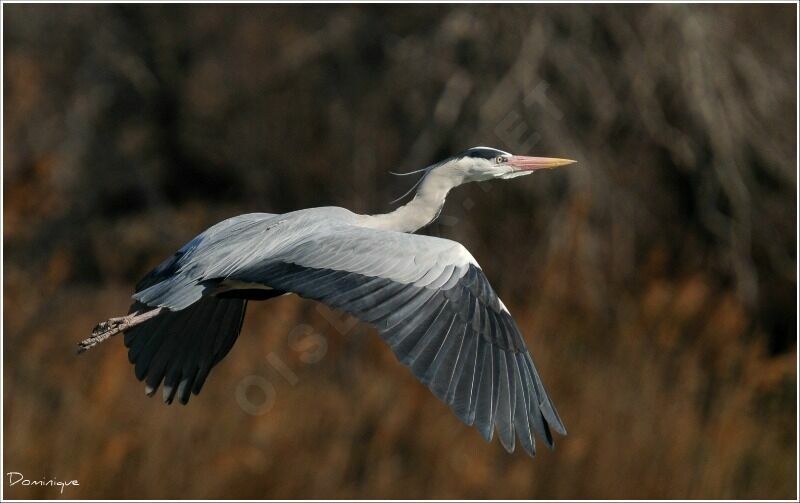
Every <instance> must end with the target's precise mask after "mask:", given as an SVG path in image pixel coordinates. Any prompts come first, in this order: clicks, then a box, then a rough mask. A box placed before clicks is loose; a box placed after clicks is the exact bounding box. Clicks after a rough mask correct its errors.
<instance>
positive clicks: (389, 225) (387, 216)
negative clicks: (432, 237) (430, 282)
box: [361, 170, 464, 232]
mask: <svg viewBox="0 0 800 503" xmlns="http://www.w3.org/2000/svg"><path fill="white" fill-rule="evenodd" d="M463 182H464V180H463V177H454V176H452V174H447V173H446V171H440V170H435V171H432V172H430V173H429V174H428V175H427V176H426V177H425V179H424V180H423V181H422V183H421V184H420V186H419V189H417V194H416V195H415V196H414V199H412V200H411V201H409V202H408V204H406V205H404V206H401V207H399V208H397V209H396V210H394V211H393V212H391V213H384V214H382V215H363V220H362V222H361V225H363V226H364V227H369V228H371V229H383V230H392V231H398V232H415V231H417V230H419V229H421V228H422V227H425V226H426V225H428V224H429V223H431V222H433V221H434V220H436V218H437V217H438V216H439V212H441V211H442V206H444V200H445V198H446V197H447V193H448V192H450V189H452V188H453V187H457V186H459V185H461V184H462V183H463Z"/></svg>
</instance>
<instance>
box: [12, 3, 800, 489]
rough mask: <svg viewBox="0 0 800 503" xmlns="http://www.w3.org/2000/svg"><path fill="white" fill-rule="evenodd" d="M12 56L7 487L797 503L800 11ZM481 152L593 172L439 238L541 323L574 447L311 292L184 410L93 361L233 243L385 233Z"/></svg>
mask: <svg viewBox="0 0 800 503" xmlns="http://www.w3.org/2000/svg"><path fill="white" fill-rule="evenodd" d="M3 36H4V41H5V53H4V55H3V57H4V64H5V82H4V93H5V94H4V96H5V111H4V125H5V129H4V145H5V154H4V155H5V157H4V174H3V177H4V183H5V189H4V194H3V196H4V206H3V207H4V211H5V214H4V235H3V238H4V252H5V266H4V270H3V293H4V308H5V311H4V315H5V316H4V318H3V330H4V336H5V339H4V344H5V347H4V349H5V360H4V362H3V363H4V371H3V372H4V378H5V385H4V390H3V391H4V397H3V400H4V406H5V415H4V431H3V437H4V444H5V453H4V456H5V457H4V459H3V462H4V471H11V470H14V471H19V472H22V473H24V474H25V475H26V476H28V477H29V478H34V479H38V478H41V477H56V478H60V479H73V478H75V479H78V480H80V484H81V485H80V487H78V488H68V489H66V490H65V493H64V495H63V496H64V497H75V498H77V497H83V498H114V497H125V498H167V497H191V498H220V497H235V498H321V497H330V498H339V497H351V498H366V497H373V498H374V497H385V498H416V497H435V498H521V497H524V498H733V497H740V498H745V497H746V498H792V497H794V496H795V495H796V490H797V488H796V485H795V480H796V479H795V466H796V465H795V462H796V455H797V452H796V441H797V438H796V420H797V417H796V413H795V397H796V392H797V373H796V357H797V344H796V333H795V319H796V302H797V299H796V294H795V292H796V279H795V278H796V267H797V263H796V259H795V257H796V246H797V239H796V234H795V208H796V201H797V200H796V198H797V192H796V184H797V179H796V166H795V161H794V160H795V155H796V150H795V149H796V144H795V140H796V137H795V133H796V131H795V120H796V117H795V109H796V101H795V88H796V81H795V53H794V51H793V47H794V46H795V36H796V34H795V8H794V6H791V5H770V6H758V7H755V6H722V5H714V6H711V5H683V6H682V5H658V6H645V5H639V6H619V5H618V6H608V7H603V6H588V5H581V6H523V5H506V6H502V7H487V6H431V7H422V6H411V5H408V6H402V7H397V6H396V7H384V8H381V7H369V6H338V7H319V6H316V7H306V6H232V7H216V6H202V7H178V6H148V7H140V6H88V5H83V6H54V5H48V6H23V5H12V6H8V7H6V8H5V20H4V26H3ZM474 144H489V145H493V146H497V147H500V148H505V149H508V150H517V151H530V152H533V153H537V154H540V155H553V156H561V157H573V158H576V159H578V160H580V164H578V165H576V166H572V167H570V168H568V169H565V170H563V172H553V173H546V174H539V175H535V176H532V177H529V178H525V179H521V180H518V181H514V182H507V183H501V182H497V183H493V184H488V185H484V186H477V185H475V186H470V187H464V188H461V189H459V190H458V191H456V192H455V193H454V194H452V196H451V198H450V200H449V203H448V205H447V206H446V207H445V215H443V218H442V219H441V220H440V222H439V223H437V224H435V225H433V226H431V227H430V228H429V229H427V230H426V232H429V233H433V234H437V235H442V236H446V237H449V238H453V239H456V240H459V241H461V242H462V243H464V244H465V245H467V247H468V248H469V249H470V250H471V251H472V252H473V254H474V255H475V256H476V258H477V259H478V260H479V261H480V262H481V264H482V265H483V267H484V269H485V270H486V271H487V274H488V275H489V277H490V278H492V279H493V282H494V286H495V288H496V290H498V291H499V292H500V293H501V294H502V295H503V297H504V300H505V301H506V304H508V305H509V307H510V308H511V311H512V312H513V313H515V315H516V317H517V319H518V321H519V324H520V326H521V328H522V330H523V332H524V333H525V335H526V338H527V340H528V341H529V346H530V347H531V349H532V351H533V353H534V357H535V359H536V361H537V363H538V365H539V367H540V368H541V371H542V375H543V376H544V378H545V381H546V382H547V383H548V385H549V388H550V390H551V395H552V396H553V397H554V399H555V401H556V403H557V405H558V407H559V411H560V413H561V416H562V417H563V418H564V420H565V422H566V424H567V427H568V429H569V430H570V435H569V436H568V437H566V438H563V439H559V440H558V441H557V446H556V450H555V451H554V452H549V451H546V450H543V451H542V452H541V453H540V454H539V455H538V456H537V457H536V459H534V460H531V459H530V458H528V457H526V456H525V455H524V453H521V452H518V453H515V454H514V455H508V454H506V453H505V452H504V451H503V450H502V448H501V447H500V445H499V443H498V442H497V441H495V442H494V443H492V444H485V443H484V442H483V441H482V439H481V438H480V435H479V434H478V433H477V432H476V431H474V430H472V429H471V428H468V427H466V426H463V425H461V424H460V423H459V422H458V421H457V419H456V418H455V417H454V416H453V415H452V414H451V413H450V412H449V411H448V410H447V408H446V407H445V406H443V405H441V404H440V403H439V402H438V401H437V400H436V399H435V398H434V397H433V396H432V395H431V394H430V393H429V392H428V391H427V390H426V389H425V388H424V387H423V386H421V385H420V384H418V383H417V382H416V381H415V380H414V379H413V378H412V377H411V375H410V373H409V372H407V371H406V370H405V369H404V368H402V366H401V365H399V364H398V363H396V362H395V361H394V358H393V356H392V355H391V353H390V351H389V350H388V348H386V347H384V346H383V344H382V343H381V341H380V340H379V339H378V338H377V337H375V335H374V334H373V333H372V332H371V331H370V330H369V329H368V328H366V327H364V326H361V325H358V326H356V327H354V328H351V329H350V330H342V329H341V327H342V326H344V327H345V328H347V327H349V325H346V324H345V325H343V323H345V321H343V320H342V319H339V318H337V317H334V318H331V316H332V315H331V314H330V313H327V312H325V311H319V310H317V308H316V306H315V305H314V304H312V303H310V302H305V301H301V300H299V299H296V298H282V299H279V300H276V301H272V302H269V303H263V304H258V305H257V304H253V305H251V307H250V309H249V313H248V317H247V321H246V323H245V329H244V332H243V334H242V336H241V337H240V339H239V342H238V343H237V345H236V346H235V347H234V349H233V351H232V353H231V355H230V356H229V357H228V358H227V359H226V360H225V361H224V362H223V363H222V364H221V365H220V366H219V367H218V368H217V369H216V370H215V372H214V373H213V374H212V378H211V379H210V380H209V382H208V383H207V385H206V388H205V389H204V391H203V393H202V394H201V395H200V396H198V397H196V398H195V399H194V400H193V401H192V402H191V403H190V404H189V406H187V407H181V406H175V405H173V406H171V407H167V406H164V405H162V404H161V403H160V402H159V401H158V400H155V399H153V400H151V399H147V398H146V397H145V396H144V393H143V392H142V385H141V384H140V383H138V382H137V381H136V380H135V379H134V377H133V373H132V370H131V368H130V367H129V365H128V364H127V359H126V356H125V352H124V348H123V347H122V344H121V341H119V340H113V341H111V342H110V343H107V344H106V345H104V346H103V347H100V348H97V349H95V350H93V351H92V352H90V353H88V354H86V355H84V356H82V357H80V358H78V357H76V356H75V355H74V349H75V343H76V342H77V341H78V340H80V339H82V338H84V337H85V336H86V335H87V334H88V332H89V331H90V329H91V327H92V326H93V325H94V323H96V322H97V321H99V320H101V319H105V318H107V317H108V316H112V315H116V314H117V313H121V312H124V311H125V310H126V309H127V303H128V301H127V299H128V296H129V295H130V288H131V286H132V284H133V283H134V282H135V281H136V280H137V279H138V277H139V276H141V275H143V274H144V273H145V272H146V271H147V270H148V268H149V267H151V266H153V265H154V264H156V263H157V262H158V261H160V259H161V258H163V257H164V256H165V255H167V254H168V253H171V252H172V251H174V250H175V249H176V248H177V247H179V246H180V245H181V244H183V243H184V242H185V241H186V240H187V239H189V238H191V237H192V236H193V235H194V234H195V233H197V232H198V231H200V230H202V229H203V228H205V227H206V226H208V225H210V224H212V223H214V222H216V221H218V220H220V219H222V218H224V217H226V216H230V215H233V214H237V213H242V212H247V211H271V212H282V211H287V210H291V209H297V208H301V207H307V206H317V205H331V204H332V205H341V206H346V207H349V208H351V209H353V210H355V211H362V212H367V211H373V212H375V211H383V210H385V209H386V208H387V207H388V206H387V201H389V200H391V199H393V198H394V197H395V196H397V195H399V194H400V193H402V192H403V191H404V190H405V188H407V184H408V180H406V179H394V178H392V177H391V176H390V175H388V173H387V171H388V170H389V169H393V170H401V171H402V170H408V169H414V168H419V167H422V166H424V165H425V164H426V163H428V162H431V161H433V160H436V159H438V158H440V157H441V156H443V155H447V154H448V153H451V152H454V151H456V150H459V149H462V148H464V147H467V146H472V145H474ZM333 316H335V315H333ZM332 319H333V320H334V322H331V320H332ZM301 323H306V324H309V325H310V326H312V327H313V328H314V330H316V331H317V332H319V333H320V334H322V335H323V336H324V340H325V341H326V344H327V346H326V348H325V352H324V356H323V357H322V358H321V359H320V360H319V361H317V362H315V363H309V362H308V361H307V360H308V357H307V356H308V354H309V351H310V350H313V349H319V348H306V347H301V346H299V345H298V340H297V339H293V338H291V337H289V334H291V333H293V330H294V329H295V327H296V326H297V325H298V324H301ZM337 327H338V328H337ZM342 332H346V333H344V334H343V333H342ZM270 354H272V355H273V356H272V357H268V355H270ZM276 357H277V358H278V360H279V361H280V362H282V363H283V364H284V365H285V366H286V367H287V368H288V369H289V370H290V371H291V374H287V373H286V372H285V370H284V372H280V371H277V370H276V366H275V364H274V361H275V358H276ZM270 358H272V359H270ZM270 362H272V363H270ZM253 375H255V376H260V377H261V378H263V379H266V380H268V381H269V382H270V383H272V385H273V386H274V392H275V393H274V396H273V398H274V404H273V406H272V407H271V409H270V410H269V411H268V412H267V413H265V414H263V415H258V416H253V415H250V414H248V413H246V412H245V411H244V410H243V409H242V408H241V407H240V406H239V405H238V404H237V398H236V390H237V385H239V384H240V383H241V382H242V379H244V378H246V377H247V376H253ZM287 376H288V378H287ZM292 376H294V377H296V380H295V379H294V378H293V377H292ZM250 399H251V400H257V399H258V397H257V396H255V397H250ZM4 484H6V482H4ZM5 496H6V497H17V498H18V497H30V498H44V497H58V496H59V495H58V492H57V491H56V490H54V489H52V488H25V487H19V486H15V487H12V488H9V487H7V486H6V487H5Z"/></svg>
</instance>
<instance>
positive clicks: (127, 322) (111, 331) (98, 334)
mask: <svg viewBox="0 0 800 503" xmlns="http://www.w3.org/2000/svg"><path fill="white" fill-rule="evenodd" d="M163 309H164V308H163V307H157V308H155V309H151V310H149V311H144V312H141V311H136V312H135V313H131V314H129V315H127V316H121V317H118V318H109V319H108V320H106V321H102V322H100V323H98V324H97V326H95V327H94V330H92V336H91V337H89V338H88V339H84V340H82V341H81V342H79V343H78V354H80V353H83V352H84V351H86V350H87V349H91V348H93V347H94V346H96V345H98V344H100V343H101V342H103V341H104V340H106V339H108V338H109V337H112V336H114V335H117V334H118V333H120V332H124V331H125V330H128V329H129V328H133V327H135V326H136V325H139V324H141V323H144V322H145V321H147V320H149V319H150V318H153V317H155V316H158V315H159V314H160V313H161V311H162V310H163Z"/></svg>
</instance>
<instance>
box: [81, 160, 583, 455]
mask: <svg viewBox="0 0 800 503" xmlns="http://www.w3.org/2000/svg"><path fill="white" fill-rule="evenodd" d="M573 162H575V161H571V160H568V159H555V158H547V157H527V156H518V155H512V154H509V153H508V152H504V151H502V150H498V149H494V148H488V147H474V148H470V149H468V150H465V151H463V152H461V153H459V154H457V155H454V156H452V157H449V158H447V159H444V160H442V161H440V162H438V163H436V164H433V165H431V166H428V167H427V168H424V169H421V170H419V171H415V172H412V173H420V174H421V176H420V179H419V181H418V182H417V183H416V185H415V186H414V187H412V191H413V190H414V189H416V194H415V196H414V197H413V199H411V201H409V202H408V203H407V204H405V205H404V206H401V207H399V208H397V209H396V210H394V211H392V212H390V213H386V214H381V215H359V214H356V213H353V212H351V211H349V210H346V209H344V208H338V207H322V208H309V209H304V210H299V211H294V212H291V213H284V214H270V213H250V214H246V215H239V216H236V217H233V218H229V219H228V220H224V221H222V222H220V223H218V224H216V225H214V226H212V227H210V228H209V229H207V230H205V231H204V232H202V233H201V234H199V235H198V236H197V237H195V238H194V239H192V240H191V241H189V242H188V243H186V244H185V245H184V246H183V247H182V248H180V249H179V250H178V251H177V252H176V253H175V254H174V255H173V256H171V257H169V258H168V259H166V260H165V261H164V262H162V263H161V264H160V265H159V266H157V267H156V268H155V269H153V270H152V271H151V272H150V273H148V274H147V275H146V276H145V277H144V278H143V279H142V280H141V281H139V283H138V284H137V285H136V292H135V293H134V294H133V299H134V303H133V305H132V306H131V308H130V311H129V314H128V315H127V316H123V317H119V318H111V319H109V320H107V321H104V322H102V323H100V324H98V325H97V327H95V329H94V331H93V332H92V336H91V337H89V338H88V339H86V340H84V341H82V342H80V343H79V345H78V346H79V348H78V352H83V351H85V350H87V349H89V348H91V347H93V346H95V345H96V344H98V343H99V342H101V341H103V340H105V339H108V338H109V337H111V336H112V335H116V334H118V333H124V334H125V335H124V342H125V346H126V347H127V348H128V359H129V360H130V362H131V363H132V364H133V366H134V372H135V374H136V378H137V379H139V380H140V381H144V383H145V392H146V393H147V395H150V396H152V395H153V394H154V393H155V392H156V390H157V389H158V387H159V386H160V385H163V386H162V390H163V391H162V393H163V398H164V402H166V403H172V401H173V400H174V399H175V398H176V397H177V399H178V400H179V401H180V402H181V403H183V404H186V403H187V402H188V400H189V397H190V396H191V394H195V395H196V394H198V393H199V392H200V390H201V389H202V387H203V383H205V381H206V378H207V377H208V375H209V372H210V371H211V369H212V368H213V367H214V366H215V365H216V364H217V363H219V362H220V360H222V359H223V358H224V357H225V355H226V354H227V353H228V351H230V349H231V347H232V346H233V344H234V343H235V342H236V338H237V337H238V336H239V332H240V330H241V328H242V322H243V320H244V313H245V307H246V306H247V302H248V301H251V300H267V299H271V298H273V297H277V296H279V295H285V294H289V293H294V294H297V295H299V296H301V297H304V298H307V299H313V300H316V301H319V302H322V303H324V304H327V305H328V306H330V307H332V308H335V309H340V310H342V311H344V312H347V313H349V314H351V315H353V316H355V317H356V318H358V319H359V320H361V321H363V322H366V323H369V324H371V325H373V326H374V327H375V328H376V329H377V330H378V333H379V334H380V336H381V337H382V338H383V340H384V341H386V343H387V344H388V345H389V347H391V349H392V351H393V352H394V354H395V356H397V359H398V360H400V362H402V363H403V364H404V365H405V366H407V367H408V368H409V369H410V370H411V372H412V373H413V374H414V375H415V376H416V377H417V378H418V379H419V380H420V381H422V382H423V383H424V384H425V385H427V386H428V388H430V390H431V391H432V392H433V394H434V395H436V397H438V398H439V399H440V400H442V401H444V402H445V403H446V404H447V405H448V406H449V407H450V408H451V409H452V411H453V412H454V413H455V414H456V416H458V418H459V419H461V420H462V421H463V422H465V423H466V424H467V425H470V426H475V427H476V428H477V429H478V430H479V431H480V433H481V434H482V435H483V437H484V438H485V439H486V441H487V442H488V441H491V439H492V437H493V435H494V432H495V430H496V431H497V434H498V436H499V437H500V442H501V443H502V445H503V447H504V448H505V449H506V450H507V451H508V452H513V451H514V445H515V438H516V437H519V443H520V444H521V445H522V448H523V449H524V450H525V451H526V452H527V453H528V454H530V455H531V456H533V455H534V454H535V452H536V443H535V439H534V432H535V433H537V434H538V435H539V436H540V438H542V439H544V441H545V443H546V444H547V445H548V446H549V447H551V448H552V446H553V436H552V433H551V431H550V428H552V429H554V430H555V431H556V432H558V433H560V434H561V435H566V430H565V428H564V424H563V422H562V421H561V418H560V417H559V415H558V412H556V408H555V406H554V405H553V403H552V402H551V400H550V397H549V396H548V395H547V391H546V390H545V387H544V384H543V383H542V379H541V378H540V376H539V373H538V372H537V371H536V367H535V366H534V364H533V360H532V359H531V355H530V352H529V351H528V348H527V346H526V345H525V340H524V339H523V337H522V335H521V334H520V331H519V329H518V328H517V325H516V323H515V322H514V319H513V318H512V317H511V314H510V313H509V312H508V309H507V308H506V306H505V305H504V304H503V302H502V301H501V300H500V298H499V297H498V296H497V294H496V293H495V292H494V290H493V289H492V287H491V286H490V285H489V281H488V280H487V279H486V276H485V275H484V274H483V271H482V270H481V268H480V266H479V265H478V263H477V262H476V261H475V258H474V257H473V256H472V255H471V254H470V253H469V251H467V249H466V248H465V247H464V246H463V245H461V244H459V243H457V242H455V241H451V240H448V239H442V238H438V237H432V236H425V235H419V234H413V233H414V232H416V231H417V230H419V229H421V228H423V227H425V226H426V225H428V224H430V223H431V222H433V221H434V220H435V219H436V218H437V217H438V216H439V213H440V211H441V209H442V206H443V205H444V202H445V197H446V196H447V193H448V192H449V191H450V189H452V188H454V187H457V186H459V185H462V184H464V183H468V182H480V181H485V180H493V179H504V180H505V179H510V178H516V177H518V176H523V175H528V174H530V173H532V172H534V171H536V170H539V169H546V168H555V167H557V166H563V165H566V164H571V163H573Z"/></svg>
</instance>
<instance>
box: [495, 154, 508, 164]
mask: <svg viewBox="0 0 800 503" xmlns="http://www.w3.org/2000/svg"><path fill="white" fill-rule="evenodd" d="M495 161H496V162H497V164H503V163H504V162H507V161H508V159H506V158H505V157H503V156H502V155H500V156H497V159H495Z"/></svg>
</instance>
